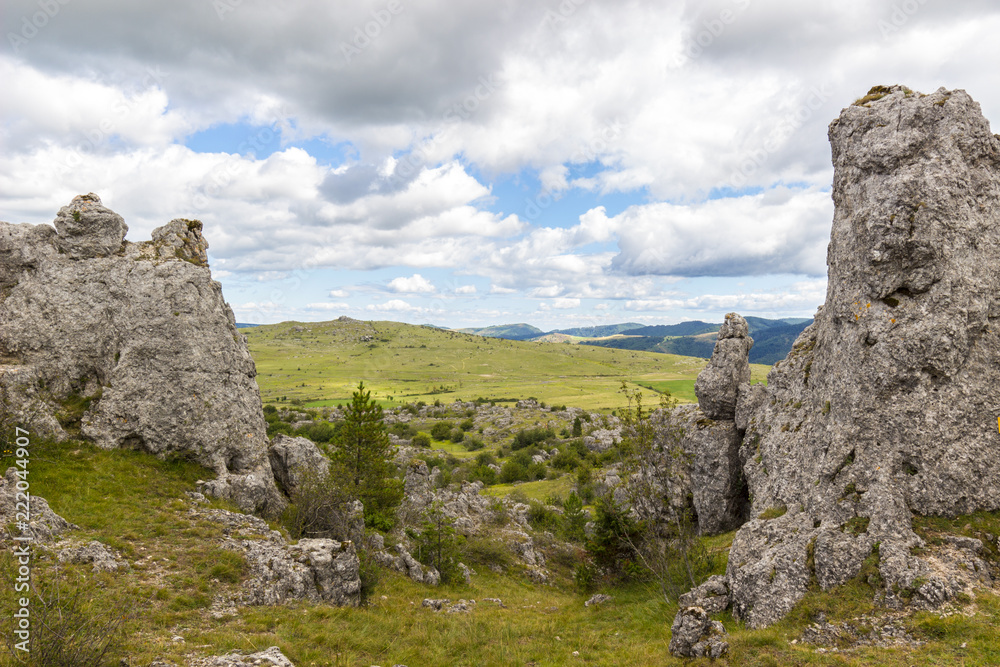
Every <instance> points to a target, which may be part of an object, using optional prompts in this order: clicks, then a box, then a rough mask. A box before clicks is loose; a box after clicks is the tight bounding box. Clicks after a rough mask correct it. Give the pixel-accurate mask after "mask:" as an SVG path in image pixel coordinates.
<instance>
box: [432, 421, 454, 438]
mask: <svg viewBox="0 0 1000 667" xmlns="http://www.w3.org/2000/svg"><path fill="white" fill-rule="evenodd" d="M454 428H455V425H454V424H452V423H451V422H450V421H439V422H436V423H435V424H434V426H432V427H431V437H432V438H434V439H435V440H448V439H449V438H451V431H452V429H454Z"/></svg>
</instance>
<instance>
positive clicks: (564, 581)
mask: <svg viewBox="0 0 1000 667" xmlns="http://www.w3.org/2000/svg"><path fill="white" fill-rule="evenodd" d="M34 451H35V456H34V457H33V461H32V463H31V475H32V480H33V481H32V487H31V489H32V492H34V493H36V494H38V495H41V496H44V497H47V498H48V499H49V501H50V503H51V505H52V507H53V509H54V510H55V511H56V512H58V513H60V514H62V515H63V516H65V517H66V518H67V519H69V520H70V521H73V522H75V523H78V524H80V525H81V526H82V529H81V530H80V531H74V533H72V534H71V535H72V537H73V538H74V539H77V540H83V541H86V540H90V539H97V540H100V541H102V542H104V543H106V544H109V545H112V546H114V547H116V548H119V549H122V550H123V551H124V552H125V554H126V557H127V558H128V559H129V560H130V561H131V562H133V563H134V565H133V567H132V569H131V570H129V571H127V572H125V573H120V574H92V573H91V572H90V566H89V565H69V566H64V567H63V570H64V573H65V574H64V576H65V577H66V578H67V580H69V581H74V582H76V583H75V584H74V585H81V586H84V587H87V590H89V591H90V593H89V594H88V599H90V603H89V604H90V605H91V606H90V607H89V608H88V611H89V612H91V613H94V614H104V615H111V614H121V613H122V612H125V613H126V616H127V620H126V622H125V628H124V629H125V635H124V641H125V653H123V654H118V655H115V656H114V660H113V661H111V662H110V663H109V664H118V658H121V657H124V656H125V655H128V656H129V657H130V659H131V663H130V664H134V665H146V664H149V662H150V661H151V660H152V659H153V657H156V656H162V657H166V658H169V659H173V660H174V661H176V662H177V663H179V664H185V662H186V661H185V660H184V656H186V655H190V654H195V655H219V654H221V653H224V652H226V651H228V650H230V649H239V650H243V651H254V650H261V649H263V648H265V647H267V646H274V645H277V646H279V647H280V648H281V649H282V651H284V652H285V654H286V655H288V656H289V657H290V658H291V659H292V660H293V662H294V663H295V664H296V665H298V666H299V667H310V666H313V665H324V666H326V665H372V664H382V665H385V664H409V665H421V666H434V665H477V666H478V665H525V664H535V665H539V666H541V665H579V664H586V665H650V664H657V665H685V664H688V665H702V664H704V665H708V664H712V663H709V662H708V661H694V662H685V661H681V660H675V659H673V658H671V657H669V655H668V653H667V644H668V642H669V637H670V634H669V629H670V621H671V619H672V618H673V615H674V613H675V612H676V605H674V604H668V603H665V602H664V601H663V600H662V599H661V598H660V596H659V595H658V593H657V591H656V590H655V589H653V588H652V587H649V586H646V585H639V584H636V585H630V586H625V587H618V588H615V589H610V590H605V591H603V592H607V593H610V594H611V595H613V597H614V600H613V601H612V602H611V603H608V604H605V605H602V606H599V607H591V608H586V607H584V605H583V601H584V600H585V599H586V596H585V595H581V594H578V593H576V592H574V591H573V589H572V587H571V585H570V583H569V579H568V573H569V571H570V568H571V567H572V565H573V563H571V562H558V561H556V560H551V561H550V563H549V567H550V568H551V569H552V570H553V571H554V572H555V573H556V575H557V577H556V583H555V585H554V586H547V585H536V584H532V583H528V582H527V581H526V580H525V579H523V578H522V577H519V576H516V575H515V574H512V575H497V574H494V573H492V572H490V571H489V569H488V568H487V567H485V566H483V565H480V564H474V567H475V568H476V570H477V571H478V572H479V574H478V575H477V576H476V577H474V579H473V584H472V585H471V586H461V585H460V586H451V587H442V588H430V587H426V586H422V585H418V584H415V583H413V582H411V581H409V580H407V579H404V578H403V577H402V576H400V575H397V574H395V573H385V574H384V575H383V578H382V581H381V583H380V584H379V587H378V589H377V590H376V592H375V595H374V596H373V600H372V604H371V605H370V606H368V607H366V608H362V609H335V608H330V607H327V606H324V605H316V604H311V603H299V604H294V605H289V606H282V607H263V608H243V609H240V610H238V612H237V614H236V615H235V616H224V617H223V618H220V619H215V618H212V617H211V616H210V615H209V614H208V613H207V612H208V607H209V605H210V603H211V599H212V598H213V597H214V596H215V595H216V594H218V593H220V592H229V593H232V592H233V591H234V590H235V589H236V588H237V587H238V586H239V580H240V578H241V577H242V576H244V575H241V573H240V570H239V567H238V564H237V565H235V566H234V564H232V563H225V564H224V565H226V567H222V568H221V569H220V557H221V556H223V555H224V552H220V551H219V550H218V548H217V547H216V545H217V544H218V542H219V540H220V539H221V537H222V529H221V527H220V526H218V525H216V524H212V523H211V522H207V521H204V520H197V521H195V520H192V519H190V518H188V517H187V511H186V510H187V507H188V504H187V503H186V502H182V501H180V500H178V499H177V498H178V497H179V496H182V495H183V491H184V490H186V489H191V488H192V486H193V482H194V480H195V479H196V478H197V477H199V476H200V475H204V474H207V471H204V470H201V469H199V468H197V466H193V465H191V464H188V463H173V464H170V463H164V462H162V461H158V460H156V459H155V458H153V457H151V456H148V455H145V454H139V453H130V452H121V451H103V450H100V449H97V448H94V447H92V446H89V445H80V444H75V443H65V444H62V445H52V444H39V445H37V446H36V448H35V450H34ZM0 463H2V464H9V463H10V460H9V458H8V459H7V460H3V461H0ZM109 503H112V504H113V511H111V510H112V508H111V507H109ZM983 516H984V517H986V519H988V520H989V521H990V523H988V524H983V525H984V526H985V527H988V528H995V526H996V523H997V521H998V519H997V517H996V515H989V516H986V515H983ZM980 519H982V517H979V518H977V517H964V518H960V519H958V520H956V521H952V522H943V521H941V520H934V521H933V522H928V525H929V526H930V527H931V528H933V529H940V530H945V529H948V530H954V531H959V532H961V528H960V526H962V525H964V524H966V523H972V524H975V525H976V526H977V527H981V526H979V523H977V522H979V521H980ZM939 524H940V525H939ZM945 524H947V525H945ZM732 537H733V534H732V533H729V534H726V535H721V536H717V537H713V538H710V540H709V542H708V547H709V548H710V549H711V550H712V551H714V552H718V553H719V554H720V555H721V554H724V552H725V551H726V549H727V548H728V546H729V544H730V543H731V541H732ZM154 554H155V556H156V561H157V564H156V565H155V566H154V565H153V563H152V562H151V561H148V560H146V558H145V557H146V556H147V555H154ZM0 560H2V561H3V563H2V565H3V567H4V569H7V568H9V567H10V566H11V561H10V559H9V557H8V556H6V555H4V556H3V557H2V558H0ZM137 561H138V562H137ZM718 563H719V565H720V567H721V566H722V564H723V563H724V559H722V558H720V559H719V561H718ZM34 568H35V572H36V575H37V576H40V577H46V578H50V577H54V576H56V575H55V574H54V572H53V570H52V562H51V560H43V559H42V558H40V557H39V558H36V559H35V563H34ZM157 572H158V573H159V574H157ZM11 588H12V587H7V586H5V587H4V588H3V589H2V590H0V607H2V608H5V609H11V608H13V604H14V602H13V600H12V599H11V598H12V596H13V593H12V592H11ZM383 596H385V597H384V598H383ZM425 597H437V598H440V597H444V598H451V599H452V600H456V599H458V598H466V599H469V598H471V599H476V600H479V601H480V604H479V605H477V608H475V609H474V610H473V611H472V612H471V613H470V614H444V613H433V612H431V611H429V610H427V609H424V608H421V606H420V605H421V601H422V600H423V598H425ZM489 597H494V598H501V599H502V600H503V602H504V604H505V605H506V608H505V609H501V608H498V607H497V606H495V605H493V604H491V603H486V602H484V601H483V600H484V599H485V598H489ZM870 597H871V591H870V589H867V588H866V587H865V586H864V585H863V584H860V583H852V584H849V585H848V586H846V587H844V588H842V589H838V590H837V591H836V592H834V593H819V592H816V593H811V594H810V595H809V596H808V597H807V599H806V600H805V601H804V602H803V603H802V604H801V605H800V606H799V608H797V609H796V611H795V612H793V613H792V615H791V616H790V617H789V619H787V620H785V621H783V622H782V623H779V624H778V625H776V626H774V627H771V628H768V629H764V630H747V629H746V628H744V627H742V626H741V625H739V624H738V623H736V622H734V621H733V619H732V618H731V617H730V616H729V615H728V614H722V615H720V616H719V617H718V618H719V619H720V620H722V621H723V623H724V624H725V625H726V627H727V629H728V630H729V632H730V633H731V634H730V644H731V655H730V656H729V657H728V658H727V659H723V660H720V661H717V662H716V663H714V664H716V665H723V666H724V665H734V666H735V665H777V666H786V665H788V666H791V665H859V666H861V665H882V666H893V667H903V666H905V665H958V664H962V665H970V666H971V665H995V664H998V661H1000V641H998V633H997V627H998V625H1000V599H998V598H997V597H995V596H992V595H987V594H982V595H980V596H978V599H977V600H976V601H975V603H973V604H974V605H976V607H977V608H978V611H979V612H980V614H979V615H977V616H972V617H966V616H963V615H961V614H958V615H953V616H950V617H948V618H941V617H940V616H939V615H937V614H932V613H920V614H918V615H917V616H916V617H914V618H913V619H912V620H911V621H908V622H907V626H908V627H909V629H910V631H911V632H916V633H918V634H919V636H920V637H921V638H923V639H925V640H927V641H928V644H926V645H925V646H923V647H921V648H919V649H894V650H885V649H874V648H859V649H852V650H849V651H844V652H840V653H825V654H821V653H818V652H817V651H816V649H815V648H814V647H811V646H808V645H803V644H796V645H792V644H791V643H790V641H791V640H792V639H795V638H797V637H798V636H799V634H800V633H801V631H802V629H803V628H804V626H805V625H808V624H809V622H810V617H811V615H812V614H815V613H816V612H817V611H823V612H824V613H826V614H827V616H828V617H829V618H831V619H832V620H836V619H838V618H850V617H852V616H853V615H856V614H858V613H859V612H862V611H867V610H868V609H870V608H871V605H870V602H868V600H870ZM130 601H138V602H130ZM3 631H4V632H6V631H7V627H4V630H3ZM178 635H179V636H182V637H183V638H184V642H176V641H173V640H172V638H173V637H174V636H178ZM963 644H964V645H965V647H964V648H962V645H963ZM574 651H579V656H573V655H572V654H573V652H574ZM0 664H7V663H6V662H4V658H3V657H0Z"/></svg>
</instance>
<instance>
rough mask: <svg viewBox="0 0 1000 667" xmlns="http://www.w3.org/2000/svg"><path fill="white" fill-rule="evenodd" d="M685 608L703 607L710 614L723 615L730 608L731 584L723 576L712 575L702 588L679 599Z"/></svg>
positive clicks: (695, 589)
mask: <svg viewBox="0 0 1000 667" xmlns="http://www.w3.org/2000/svg"><path fill="white" fill-rule="evenodd" d="M677 604H679V605H680V606H681V607H682V608H683V607H701V608H702V609H704V610H705V611H706V612H708V613H709V614H721V613H722V612H724V611H725V610H726V608H727V607H728V606H729V583H728V582H727V581H726V578H725V577H724V576H722V575H718V574H716V575H712V576H711V577H709V578H708V579H706V580H705V581H704V582H703V583H702V584H701V585H700V586H698V587H696V588H692V589H691V590H690V591H688V592H687V593H685V594H684V595H682V596H680V597H679V598H678V599H677Z"/></svg>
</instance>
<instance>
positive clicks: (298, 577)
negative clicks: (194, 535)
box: [222, 536, 361, 607]
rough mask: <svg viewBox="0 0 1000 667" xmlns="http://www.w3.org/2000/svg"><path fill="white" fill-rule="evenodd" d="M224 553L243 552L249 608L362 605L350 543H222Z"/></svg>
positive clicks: (244, 599)
mask: <svg viewBox="0 0 1000 667" xmlns="http://www.w3.org/2000/svg"><path fill="white" fill-rule="evenodd" d="M222 546H223V548H224V549H229V550H231V551H235V552H237V553H242V554H244V556H245V557H246V560H247V563H248V565H249V567H250V575H249V577H248V579H247V581H245V582H244V583H243V585H242V586H241V592H240V601H241V602H242V603H243V604H247V605H277V604H283V603H285V602H289V601H291V600H303V599H304V600H312V601H314V602H327V603H329V604H332V605H335V606H338V607H356V606H358V604H359V603H360V601H361V578H360V575H359V567H360V562H359V560H358V555H357V553H356V552H355V550H354V544H353V543H351V542H336V541H334V540H327V539H302V540H299V541H298V543H297V544H286V543H285V542H284V540H282V539H281V538H280V536H278V537H272V539H269V540H266V541H265V540H239V541H237V540H233V539H230V538H226V539H225V540H224V541H223V545H222Z"/></svg>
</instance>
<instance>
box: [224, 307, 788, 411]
mask: <svg viewBox="0 0 1000 667" xmlns="http://www.w3.org/2000/svg"><path fill="white" fill-rule="evenodd" d="M242 332H243V333H244V334H246V336H247V339H248V341H249V345H250V352H251V354H252V355H253V358H254V361H255V362H256V364H257V371H258V376H257V383H258V385H259V386H260V389H261V395H262V398H263V400H264V402H265V403H280V402H292V401H301V402H302V403H303V404H305V405H311V406H322V405H332V404H334V403H339V402H344V401H347V400H348V399H349V397H350V395H351V390H352V389H354V388H356V387H357V383H358V381H359V380H363V381H364V382H365V385H366V386H368V387H369V388H371V389H372V390H373V394H372V395H373V396H374V397H376V398H378V399H379V400H380V401H381V402H383V403H384V404H386V405H394V404H395V405H398V404H400V403H407V402H415V401H426V402H433V401H434V400H436V399H440V400H441V401H443V402H452V401H454V400H456V399H459V398H460V399H462V400H467V401H469V400H474V399H476V398H478V397H483V398H486V399H491V400H499V399H509V400H516V399H520V398H528V397H535V398H537V399H538V400H540V401H545V402H546V403H548V404H550V405H570V406H576V407H581V408H585V409H591V410H598V409H604V410H610V409H613V408H617V407H620V406H622V405H624V404H625V400H624V397H623V396H622V395H621V394H620V393H619V389H620V387H621V383H622V381H623V380H625V381H627V382H629V383H631V386H633V388H634V387H636V386H637V385H638V383H645V384H646V386H647V387H649V386H654V387H657V388H660V387H663V388H666V387H667V386H671V387H677V388H678V389H679V390H678V391H677V392H676V393H677V394H678V398H680V399H682V400H684V399H687V400H693V393H691V392H690V391H689V390H688V389H687V388H688V387H693V384H694V379H695V377H696V376H697V374H698V372H699V371H700V370H701V369H702V368H703V367H704V365H705V360H704V359H695V358H691V357H681V356H675V355H669V354H658V353H653V352H644V351H630V350H616V349H605V348H600V347H591V346H582V345H570V344H566V343H532V342H522V341H511V340H503V339H498V338H484V337H481V336H478V335H473V334H463V333H459V332H455V331H446V330H440V329H433V328H430V327H422V326H413V325H409V324H401V323H398V322H360V321H357V320H349V319H341V320H336V321H333V322H313V323H302V322H285V323H282V324H272V325H264V326H259V327H253V328H250V329H243V330H242ZM752 370H753V374H754V381H755V382H762V381H763V380H764V377H765V375H766V373H767V370H769V368H768V367H766V366H753V367H752ZM661 383H674V384H671V385H667V384H661ZM677 383H680V384H677ZM282 399H284V400H282Z"/></svg>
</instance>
